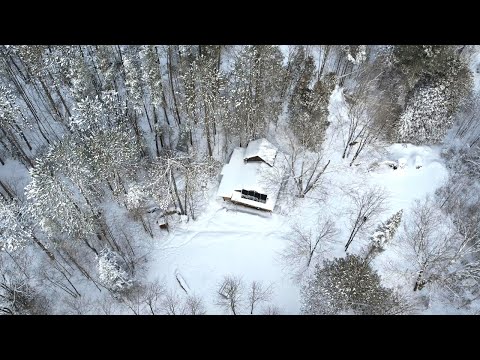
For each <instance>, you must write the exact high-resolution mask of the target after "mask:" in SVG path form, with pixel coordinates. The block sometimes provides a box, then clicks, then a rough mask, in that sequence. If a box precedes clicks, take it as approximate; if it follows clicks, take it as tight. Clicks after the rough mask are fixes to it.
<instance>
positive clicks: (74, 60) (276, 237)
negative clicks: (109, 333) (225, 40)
mask: <svg viewBox="0 0 480 360" xmlns="http://www.w3.org/2000/svg"><path fill="white" fill-rule="evenodd" d="M0 54H1V56H2V59H3V62H2V63H1V65H0V87H1V89H0V105H1V107H0V108H1V109H0V275H1V276H0V314H33V315H35V314H152V315H166V314H168V315H180V314H181V315H202V314H211V315H220V314H233V315H239V314H241V315H247V314H254V315H259V314H269V315H278V314H280V315H282V314H305V315H329V314H355V315H362V314H380V315H400V314H478V313H480V283H479V282H478V274H479V272H480V254H479V252H480V182H479V181H480V177H479V175H478V174H480V172H479V170H480V143H479V141H480V106H479V104H480V102H479V96H480V93H479V90H480V88H479V85H480V48H479V47H478V46H470V45H468V46H447V45H392V46H374V45H345V46H340V45H308V46H299V45H296V46H289V45H282V46H270V45H252V46H238V45H232V46H230V45H188V46H187V45H158V46H157V45H145V46H143V45H142V46H139V45H138V46H137V45H129V46H123V45H114V46H112V45H101V46H100V45H98V46H97V45H88V46H87V45H85V46H84V45H82V46H58V45H55V46H48V45H35V46H34V45H28V46H1V47H0ZM249 144H251V145H250V146H249ZM225 164H228V165H227V166H225ZM222 168H223V169H224V170H223V171H222ZM260 170H261V171H260ZM227 173H228V176H227ZM222 180H223V185H222V186H220V184H221V182H222ZM219 189H220V192H219ZM220 195H221V196H220ZM272 209H273V210H272Z"/></svg>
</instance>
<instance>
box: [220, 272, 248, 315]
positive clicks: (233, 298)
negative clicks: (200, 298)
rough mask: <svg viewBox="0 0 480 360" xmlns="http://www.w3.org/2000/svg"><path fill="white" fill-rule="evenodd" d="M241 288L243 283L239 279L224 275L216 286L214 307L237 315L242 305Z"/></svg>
mask: <svg viewBox="0 0 480 360" xmlns="http://www.w3.org/2000/svg"><path fill="white" fill-rule="evenodd" d="M243 288H244V285H243V281H242V279H241V278H240V277H238V276H234V275H226V276H225V277H224V278H223V280H222V281H221V282H220V284H219V286H218V291H217V302H216V305H218V306H219V307H221V308H223V309H224V310H225V311H227V312H230V311H231V312H232V314H233V315H237V314H238V313H239V310H240V309H241V307H242V305H243V299H242V297H243Z"/></svg>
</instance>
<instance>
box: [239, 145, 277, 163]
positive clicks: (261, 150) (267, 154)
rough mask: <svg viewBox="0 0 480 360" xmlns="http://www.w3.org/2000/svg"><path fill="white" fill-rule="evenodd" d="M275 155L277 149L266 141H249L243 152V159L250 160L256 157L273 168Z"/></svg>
mask: <svg viewBox="0 0 480 360" xmlns="http://www.w3.org/2000/svg"><path fill="white" fill-rule="evenodd" d="M276 155H277V148H276V147H275V146H273V144H272V143H271V142H270V141H268V140H267V139H257V140H253V141H250V142H249V143H248V145H247V149H246V150H245V155H244V158H245V159H251V158H254V157H256V156H258V157H259V158H260V159H262V160H263V161H265V162H266V163H267V164H268V165H270V166H273V164H274V162H275V156H276Z"/></svg>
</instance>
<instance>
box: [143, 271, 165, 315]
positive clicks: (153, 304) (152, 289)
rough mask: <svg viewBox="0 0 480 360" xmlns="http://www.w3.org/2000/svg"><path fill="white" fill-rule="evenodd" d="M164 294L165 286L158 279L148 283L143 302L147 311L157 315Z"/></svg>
mask: <svg viewBox="0 0 480 360" xmlns="http://www.w3.org/2000/svg"><path fill="white" fill-rule="evenodd" d="M164 294H165V286H164V285H163V284H162V283H160V282H159V281H158V280H155V281H153V282H152V283H149V284H148V285H147V286H146V290H145V298H144V303H145V307H146V308H147V309H148V312H149V313H151V314H152V315H158V314H159V313H160V311H161V300H162V297H163V296H164Z"/></svg>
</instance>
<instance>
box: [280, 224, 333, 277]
mask: <svg viewBox="0 0 480 360" xmlns="http://www.w3.org/2000/svg"><path fill="white" fill-rule="evenodd" d="M316 223H317V224H318V225H317V226H316V227H315V228H314V229H305V228H303V227H301V226H299V225H294V226H293V227H292V231H291V232H290V233H288V234H287V235H286V236H285V239H286V241H287V245H286V247H285V248H284V250H283V251H282V252H281V254H280V257H281V259H282V262H283V263H284V264H285V265H286V266H287V267H290V268H292V269H293V270H294V277H295V278H297V279H299V278H301V277H302V275H303V273H304V272H305V271H306V270H307V269H308V268H309V267H310V265H311V263H312V260H316V259H317V258H318V257H319V256H321V255H322V254H323V253H325V251H327V250H329V248H330V245H331V244H332V243H333V242H334V240H335V236H336V235H337V234H338V230H337V229H336V228H335V223H334V222H333V220H332V219H330V218H328V217H324V216H322V215H320V216H319V217H318V220H317V222H316Z"/></svg>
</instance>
